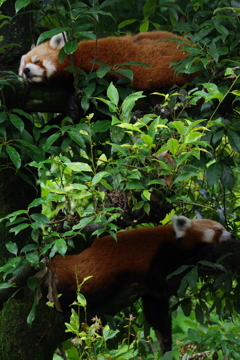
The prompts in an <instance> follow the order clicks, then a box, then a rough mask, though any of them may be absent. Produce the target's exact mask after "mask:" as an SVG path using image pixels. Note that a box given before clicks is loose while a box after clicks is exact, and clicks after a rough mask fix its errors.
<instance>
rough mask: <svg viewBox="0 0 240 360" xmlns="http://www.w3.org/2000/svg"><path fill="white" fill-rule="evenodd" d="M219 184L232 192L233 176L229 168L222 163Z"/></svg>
mask: <svg viewBox="0 0 240 360" xmlns="http://www.w3.org/2000/svg"><path fill="white" fill-rule="evenodd" d="M221 182H222V184H223V185H224V186H225V187H226V188H227V189H228V190H229V191H232V189H233V186H234V182H235V178H234V174H233V172H232V169H231V168H230V166H228V165H226V164H223V163H222V176H221Z"/></svg>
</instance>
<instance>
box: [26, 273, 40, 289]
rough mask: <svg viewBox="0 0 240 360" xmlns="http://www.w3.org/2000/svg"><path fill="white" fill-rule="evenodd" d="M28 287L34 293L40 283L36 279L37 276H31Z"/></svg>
mask: <svg viewBox="0 0 240 360" xmlns="http://www.w3.org/2000/svg"><path fill="white" fill-rule="evenodd" d="M27 285H28V287H29V289H30V290H31V291H34V290H35V289H36V288H37V287H38V285H39V282H38V279H37V278H36V276H30V277H29V278H28V280H27Z"/></svg>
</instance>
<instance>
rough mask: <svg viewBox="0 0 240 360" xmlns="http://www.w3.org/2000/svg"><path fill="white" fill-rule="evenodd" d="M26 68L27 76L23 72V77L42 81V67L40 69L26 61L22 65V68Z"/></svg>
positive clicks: (32, 80)
mask: <svg viewBox="0 0 240 360" xmlns="http://www.w3.org/2000/svg"><path fill="white" fill-rule="evenodd" d="M26 68H28V69H29V70H30V71H29V76H26V75H25V74H24V75H23V76H24V77H25V79H28V80H29V81H30V82H41V81H43V76H44V69H42V68H41V67H40V66H38V65H35V64H32V63H27V64H26V65H25V66H24V69H26Z"/></svg>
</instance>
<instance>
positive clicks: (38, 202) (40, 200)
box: [28, 197, 46, 209]
mask: <svg viewBox="0 0 240 360" xmlns="http://www.w3.org/2000/svg"><path fill="white" fill-rule="evenodd" d="M45 203H46V198H45V197H44V198H37V199H34V200H33V201H32V202H31V203H30V204H29V205H28V209H31V208H33V207H36V206H40V205H42V204H45Z"/></svg>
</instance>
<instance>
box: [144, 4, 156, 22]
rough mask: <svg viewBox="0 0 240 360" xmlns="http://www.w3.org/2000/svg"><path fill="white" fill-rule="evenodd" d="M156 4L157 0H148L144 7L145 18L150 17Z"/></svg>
mask: <svg viewBox="0 0 240 360" xmlns="http://www.w3.org/2000/svg"><path fill="white" fill-rule="evenodd" d="M155 6H156V0H147V2H146V3H145V5H144V7H143V14H144V18H147V17H149V16H150V15H151V14H152V13H153V12H154V11H155Z"/></svg>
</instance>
